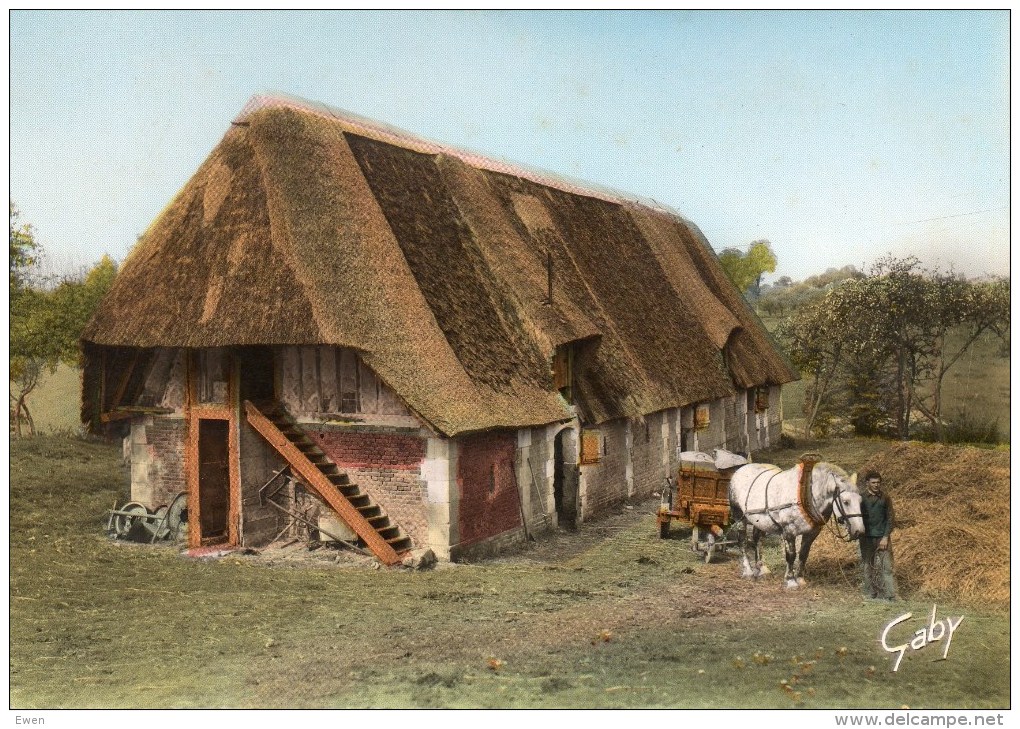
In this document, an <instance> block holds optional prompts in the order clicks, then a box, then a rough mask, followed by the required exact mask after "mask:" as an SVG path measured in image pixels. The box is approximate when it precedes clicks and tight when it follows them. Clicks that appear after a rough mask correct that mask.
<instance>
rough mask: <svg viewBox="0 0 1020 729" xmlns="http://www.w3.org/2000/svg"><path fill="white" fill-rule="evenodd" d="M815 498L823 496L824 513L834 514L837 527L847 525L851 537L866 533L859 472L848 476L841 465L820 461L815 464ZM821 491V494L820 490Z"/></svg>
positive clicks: (855, 537)
mask: <svg viewBox="0 0 1020 729" xmlns="http://www.w3.org/2000/svg"><path fill="white" fill-rule="evenodd" d="M813 480H814V483H813V484H812V487H813V489H812V490H813V491H815V498H816V499H818V497H819V496H821V499H820V501H821V502H822V503H823V504H824V507H823V513H824V514H825V515H826V516H828V515H829V514H831V515H832V517H833V519H835V521H836V525H837V527H839V526H845V527H846V529H847V532H848V533H849V538H850V539H858V538H859V537H860V536H861V535H862V534H864V517H863V516H862V513H861V493H860V491H858V489H857V474H856V473H855V474H854V475H853V476H848V475H847V473H846V471H844V470H843V469H842V468H840V467H839V466H836V465H833V464H831V463H819V464H818V465H817V466H815V474H814V479H813ZM819 491H821V494H819V493H818V492H819Z"/></svg>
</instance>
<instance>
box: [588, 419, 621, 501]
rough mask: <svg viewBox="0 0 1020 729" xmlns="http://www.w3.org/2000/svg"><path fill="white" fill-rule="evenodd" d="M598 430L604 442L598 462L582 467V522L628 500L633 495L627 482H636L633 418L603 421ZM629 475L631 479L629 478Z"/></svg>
mask: <svg viewBox="0 0 1020 729" xmlns="http://www.w3.org/2000/svg"><path fill="white" fill-rule="evenodd" d="M599 431H600V439H601V443H602V449H601V451H602V452H601V455H600V456H599V462H598V463H592V464H586V465H583V466H581V513H580V517H581V520H582V521H587V520H588V519H591V518H592V517H594V516H597V515H599V514H601V513H603V512H605V511H606V510H607V509H609V507H611V506H613V505H614V504H618V503H620V502H622V501H624V500H626V499H627V497H628V496H629V494H630V487H629V485H628V481H630V482H631V483H632V482H633V473H632V471H631V460H630V447H629V446H630V432H631V428H630V421H628V420H624V419H620V420H612V421H610V422H608V423H603V424H602V425H601V426H600V428H599ZM628 476H630V477H631V478H630V479H628Z"/></svg>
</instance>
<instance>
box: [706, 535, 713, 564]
mask: <svg viewBox="0 0 1020 729" xmlns="http://www.w3.org/2000/svg"><path fill="white" fill-rule="evenodd" d="M714 553H715V534H713V533H712V532H709V533H708V541H707V542H705V564H709V563H710V562H711V561H712V555H713V554H714Z"/></svg>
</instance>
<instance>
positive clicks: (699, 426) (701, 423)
mask: <svg viewBox="0 0 1020 729" xmlns="http://www.w3.org/2000/svg"><path fill="white" fill-rule="evenodd" d="M710 412H711V409H710V408H709V406H708V403H705V404H704V405H698V406H697V407H696V408H695V409H694V429H695V430H705V429H706V428H708V426H709V425H711V422H712V421H711V417H710Z"/></svg>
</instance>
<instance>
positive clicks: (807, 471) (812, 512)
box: [743, 453, 860, 531]
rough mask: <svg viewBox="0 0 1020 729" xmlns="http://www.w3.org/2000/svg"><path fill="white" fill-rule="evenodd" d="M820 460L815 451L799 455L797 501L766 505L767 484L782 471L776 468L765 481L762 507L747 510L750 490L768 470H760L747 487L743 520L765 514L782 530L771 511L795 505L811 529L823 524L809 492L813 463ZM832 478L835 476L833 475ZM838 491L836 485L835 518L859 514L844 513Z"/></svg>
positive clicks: (822, 517)
mask: <svg viewBox="0 0 1020 729" xmlns="http://www.w3.org/2000/svg"><path fill="white" fill-rule="evenodd" d="M820 460H821V457H820V456H818V454H816V453H806V454H804V456H802V457H801V461H800V463H799V464H798V465H799V466H800V476H799V479H798V485H797V501H791V502H790V503H788V504H782V505H781V506H775V507H772V508H769V505H768V503H769V484H771V483H772V479H774V478H775V477H776V476H778V475H779V474H780V473H782V471H780V470H778V469H777V470H775V471H772V472H771V475H770V476H769V478H768V480H767V481H766V482H765V507H764V508H762V509H755V510H754V511H749V510H748V509H747V503H748V501H749V500H750V498H751V492H752V491H753V490H754V487H755V485H756V484H757V483H758V479H760V478H761V477H762V476H764V475H765V474H767V473H770V472H769V471H762V472H761V473H759V474H758V475H757V476H755V477H754V480H753V481H751V486H750V487H749V488H748V489H747V495H746V496H745V497H744V509H743V512H744V517H745V521H746V517H747V516H751V515H756V514H765V516H767V517H768V518H769V520H770V521H771V522H772V523H773V524H775V526H776V529H778V530H780V531H782V528H783V526H782V525H781V524H780V523H779V522H778V521H776V518H775V517H774V516H772V513H773V512H778V511H782V510H784V509H789V508H792V507H794V506H796V507H797V508H798V509H800V511H801V513H802V514H803V515H804V518H805V519H807V522H808V524H810V525H811V527H812V528H813V529H815V528H818V527H820V526H822V525H823V524H825V522H826V521H827V519H826V517H825V516H824V515H822V514H820V513H819V512H818V509H817V508H816V507H815V500H814V496H813V494H812V493H811V476H812V473H813V471H814V467H815V464H816V463H818V462H819V461H820ZM831 475H832V474H830V476H831ZM833 478H835V477H834V476H833ZM840 493H841V492H840V489H839V488H838V487H837V489H836V494H835V496H834V498H833V508H834V509H836V510H838V511H839V515H838V516H837V517H836V520H837V521H838V522H845V521H846V520H847V519H849V518H850V517H852V516H860V514H847V513H846V511H845V510H844V509H843V504H842V503H841V502H840V500H839V496H840Z"/></svg>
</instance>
